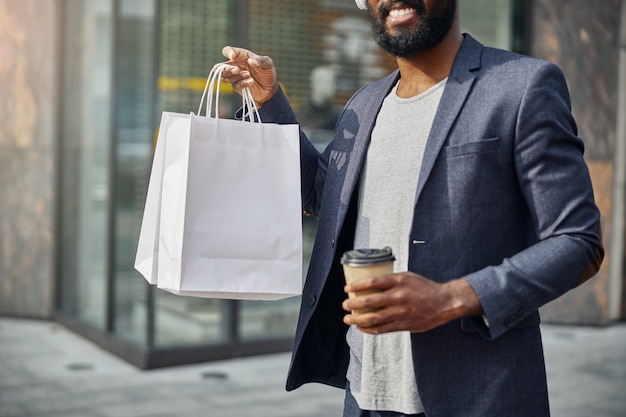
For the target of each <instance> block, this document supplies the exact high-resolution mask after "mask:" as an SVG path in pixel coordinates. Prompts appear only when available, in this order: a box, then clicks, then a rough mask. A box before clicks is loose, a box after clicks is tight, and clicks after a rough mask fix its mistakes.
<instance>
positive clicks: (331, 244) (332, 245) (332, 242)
mask: <svg viewBox="0 0 626 417" xmlns="http://www.w3.org/2000/svg"><path fill="white" fill-rule="evenodd" d="M330 247H331V248H333V249H335V238H333V240H331V241H330Z"/></svg>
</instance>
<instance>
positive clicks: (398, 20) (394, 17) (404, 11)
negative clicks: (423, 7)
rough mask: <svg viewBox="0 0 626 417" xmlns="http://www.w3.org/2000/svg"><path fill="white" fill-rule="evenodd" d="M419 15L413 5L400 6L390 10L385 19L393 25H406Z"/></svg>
mask: <svg viewBox="0 0 626 417" xmlns="http://www.w3.org/2000/svg"><path fill="white" fill-rule="evenodd" d="M416 15H417V11H416V10H415V8H413V7H407V6H400V7H396V8H393V9H391V10H389V11H388V13H387V16H386V18H385V20H386V21H387V23H388V24H389V25H391V26H397V25H406V24H408V23H410V22H411V21H412V20H413V18H415V16H416Z"/></svg>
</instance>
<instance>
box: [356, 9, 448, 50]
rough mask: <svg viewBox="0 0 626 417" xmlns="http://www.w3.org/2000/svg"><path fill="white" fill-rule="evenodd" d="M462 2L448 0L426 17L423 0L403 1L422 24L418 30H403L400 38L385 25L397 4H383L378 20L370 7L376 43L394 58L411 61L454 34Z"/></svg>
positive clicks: (369, 14) (400, 29)
mask: <svg viewBox="0 0 626 417" xmlns="http://www.w3.org/2000/svg"><path fill="white" fill-rule="evenodd" d="M457 1H458V0H447V1H446V2H445V4H443V5H442V6H437V8H436V9H433V10H431V11H430V14H427V13H426V7H425V5H424V1H423V0H403V1H402V3H403V4H404V5H406V6H408V7H412V8H414V9H415V10H416V13H417V15H418V16H419V18H420V22H419V24H418V26H417V28H415V29H411V28H408V27H406V28H402V27H400V28H399V31H398V33H397V34H391V33H389V32H388V31H387V29H386V28H385V21H386V19H387V16H389V12H390V10H391V6H392V5H393V4H395V3H396V2H395V1H389V2H385V3H383V4H381V5H380V6H379V7H378V10H377V12H378V13H377V16H374V13H373V11H372V10H371V9H370V8H369V6H368V16H369V20H370V23H371V24H372V31H373V32H374V36H375V38H376V42H377V43H378V45H380V47H381V48H383V49H384V50H385V51H387V52H388V53H390V54H391V55H393V56H396V57H400V58H409V57H411V56H414V55H415V54H417V53H420V52H423V51H426V50H428V49H430V48H432V47H433V46H435V45H437V44H438V43H439V42H441V40H442V39H443V38H444V37H445V36H446V34H447V33H448V32H449V31H450V28H451V27H452V24H453V23H454V18H455V14H456V8H457Z"/></svg>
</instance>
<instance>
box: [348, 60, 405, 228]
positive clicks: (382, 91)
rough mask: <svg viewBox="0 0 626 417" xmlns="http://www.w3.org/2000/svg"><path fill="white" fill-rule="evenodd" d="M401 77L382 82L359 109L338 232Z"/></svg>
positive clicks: (395, 74) (394, 75)
mask: <svg viewBox="0 0 626 417" xmlns="http://www.w3.org/2000/svg"><path fill="white" fill-rule="evenodd" d="M399 76H400V74H399V72H398V71H397V70H396V71H394V72H393V73H392V74H390V75H389V76H387V77H386V78H383V79H382V80H380V82H379V83H377V84H376V85H375V88H374V89H373V91H372V92H371V94H370V97H369V99H368V101H367V104H366V105H365V106H364V107H363V108H360V109H358V110H359V113H358V116H359V119H358V121H357V123H358V126H356V130H357V134H356V137H355V139H354V147H353V148H352V152H351V153H352V154H351V155H350V159H349V161H348V167H347V168H346V176H345V179H344V182H343V187H342V189H341V196H340V202H341V204H340V207H339V213H338V217H337V232H338V231H339V227H340V225H342V224H343V221H344V218H345V216H346V212H347V210H348V206H349V205H350V199H351V198H352V195H353V193H354V188H355V187H356V184H357V183H358V180H359V176H360V173H361V168H362V166H363V163H364V161H365V155H366V154H367V148H368V145H369V142H370V138H371V135H372V130H373V129H374V124H375V123H376V118H377V117H378V112H379V111H380V108H381V106H382V104H383V101H384V100H385V97H387V95H388V94H389V92H390V91H391V89H392V88H393V86H394V85H395V84H396V82H397V81H398V78H399Z"/></svg>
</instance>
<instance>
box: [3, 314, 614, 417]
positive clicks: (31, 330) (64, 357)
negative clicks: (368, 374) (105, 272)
mask: <svg viewBox="0 0 626 417" xmlns="http://www.w3.org/2000/svg"><path fill="white" fill-rule="evenodd" d="M542 329H543V334H544V342H545V349H546V362H547V369H548V383H549V386H550V402H551V407H552V411H553V417H626V323H621V324H615V325H613V326H610V327H606V328H587V327H569V326H554V325H543V327H542ZM288 365H289V354H288V353H282V354H275V355H266V356H258V357H253V358H243V359H236V360H228V361H220V362H210V363H205V364H199V365H190V366H180V367H175V368H167V369H159V370H151V371H141V370H139V369H137V368H135V367H133V366H132V365H129V364H127V363H126V362H124V361H122V360H121V359H118V358H117V357H114V356H113V355H111V354H109V353H108V352H106V351H103V350H102V349H100V348H99V347H97V346H95V345H93V344H91V343H90V342H88V341H86V340H85V339H83V338H81V337H79V336H77V335H75V334H74V333H72V332H70V331H69V330H67V329H65V328H63V327H61V326H60V325H58V324H56V323H53V322H43V321H33V320H19V319H8V318H0V417H25V416H29V417H196V416H198V417H199V416H203V417H206V416H208V417H244V416H255V417H333V416H341V410H342V403H343V391H341V390H338V389H334V388H329V387H325V386H323V385H319V384H308V385H306V386H304V387H303V388H300V389H298V390H296V391H294V392H291V393H287V392H285V390H284V383H285V375H286V372H287V367H288Z"/></svg>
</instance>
